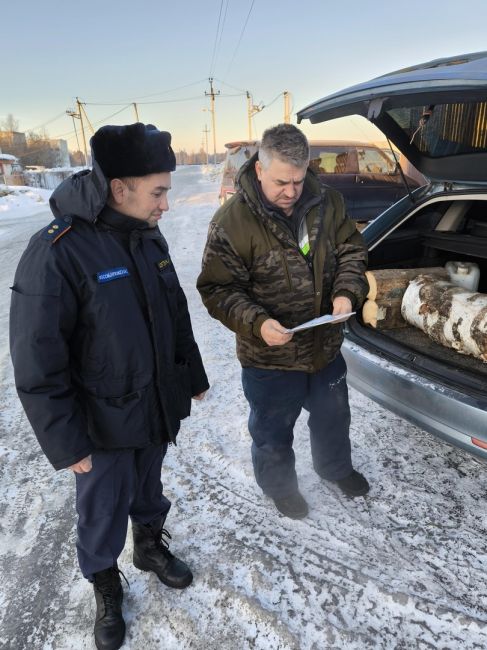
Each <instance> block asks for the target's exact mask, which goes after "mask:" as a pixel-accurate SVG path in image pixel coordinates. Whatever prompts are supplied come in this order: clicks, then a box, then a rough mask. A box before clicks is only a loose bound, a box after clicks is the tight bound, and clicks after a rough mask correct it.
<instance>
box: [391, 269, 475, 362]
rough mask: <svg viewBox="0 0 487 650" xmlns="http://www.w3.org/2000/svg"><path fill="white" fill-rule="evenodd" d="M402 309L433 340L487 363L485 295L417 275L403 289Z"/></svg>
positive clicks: (410, 320)
mask: <svg viewBox="0 0 487 650" xmlns="http://www.w3.org/2000/svg"><path fill="white" fill-rule="evenodd" d="M401 311H402V315H403V318H404V319H405V320H406V321H407V322H408V323H411V325H415V326H416V327H419V328H420V329H422V330H423V332H425V333H426V334H428V336H429V337H430V338H431V339H433V341H436V343H440V344H441V345H444V346H446V347H449V348H453V349H454V350H457V351H458V352H460V353H461V354H469V355H471V356H474V357H477V358H478V359H481V360H482V361H484V362H487V294H484V293H475V292H473V291H468V289H463V288H462V287H457V286H456V285H454V284H451V282H446V281H444V280H438V278H434V277H431V276H428V275H420V276H418V277H417V278H415V279H414V280H412V281H411V283H410V284H409V287H408V288H407V289H406V291H405V293H404V297H403V300H402V308H401Z"/></svg>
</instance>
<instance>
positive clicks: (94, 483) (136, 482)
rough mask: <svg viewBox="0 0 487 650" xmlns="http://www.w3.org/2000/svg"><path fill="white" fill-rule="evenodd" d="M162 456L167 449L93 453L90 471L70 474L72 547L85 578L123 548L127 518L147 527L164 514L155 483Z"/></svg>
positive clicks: (167, 505)
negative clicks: (72, 486)
mask: <svg viewBox="0 0 487 650" xmlns="http://www.w3.org/2000/svg"><path fill="white" fill-rule="evenodd" d="M166 450H167V445H162V446H151V447H146V448H145V449H121V450H114V451H102V450H98V451H95V452H94V453H93V454H92V463H93V468H92V470H91V471H90V472H87V473H86V474H76V509H77V511H78V539H77V542H76V547H77V550H78V562H79V565H80V569H81V572H82V573H83V575H84V576H85V578H88V579H91V578H92V576H93V573H96V572H97V571H102V570H103V569H108V568H109V567H111V566H113V565H114V564H115V562H116V561H117V558H118V556H119V555H120V553H121V552H122V550H123V547H124V546H125V538H126V536H127V526H128V518H129V516H130V517H131V518H132V519H133V521H135V522H136V523H138V524H148V523H149V522H151V521H153V520H154V519H156V518H157V517H160V516H161V515H162V516H164V517H165V516H166V515H167V513H168V512H169V508H170V507H171V502H170V501H169V499H166V497H165V496H164V495H163V493H162V483H161V466H162V459H163V458H164V456H165V454H166Z"/></svg>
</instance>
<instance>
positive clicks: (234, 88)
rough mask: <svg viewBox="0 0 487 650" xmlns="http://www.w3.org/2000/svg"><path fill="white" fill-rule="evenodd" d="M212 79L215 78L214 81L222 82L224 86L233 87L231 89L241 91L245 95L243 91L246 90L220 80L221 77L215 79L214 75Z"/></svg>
mask: <svg viewBox="0 0 487 650" xmlns="http://www.w3.org/2000/svg"><path fill="white" fill-rule="evenodd" d="M214 79H215V81H218V82H220V83H221V84H223V85H224V86H228V87H229V88H233V90H238V91H239V92H240V93H242V94H243V95H245V93H246V92H247V91H246V90H244V89H243V88H236V87H235V86H232V85H231V84H228V83H227V82H226V81H222V80H221V79H217V78H216V77H214Z"/></svg>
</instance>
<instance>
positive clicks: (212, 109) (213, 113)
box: [205, 77, 220, 165]
mask: <svg viewBox="0 0 487 650" xmlns="http://www.w3.org/2000/svg"><path fill="white" fill-rule="evenodd" d="M208 81H209V82H210V92H209V93H207V92H206V91H205V95H206V96H207V97H210V98H211V104H210V105H211V108H210V111H211V122H212V125H213V164H214V165H216V128H215V94H216V95H219V94H220V91H218V92H217V93H215V91H214V90H213V77H209V79H208Z"/></svg>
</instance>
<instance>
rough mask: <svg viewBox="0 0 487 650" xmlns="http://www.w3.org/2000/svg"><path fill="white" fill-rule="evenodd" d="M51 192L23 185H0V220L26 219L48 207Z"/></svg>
mask: <svg viewBox="0 0 487 650" xmlns="http://www.w3.org/2000/svg"><path fill="white" fill-rule="evenodd" d="M51 194H52V190H43V189H40V188H37V187H35V188H34V187H27V186H25V185H19V186H11V185H0V220H1V219H2V218H3V217H14V218H15V217H27V216H30V215H32V214H36V213H37V212H44V211H45V210H46V208H47V207H49V197H50V196H51Z"/></svg>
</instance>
